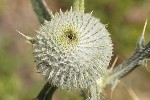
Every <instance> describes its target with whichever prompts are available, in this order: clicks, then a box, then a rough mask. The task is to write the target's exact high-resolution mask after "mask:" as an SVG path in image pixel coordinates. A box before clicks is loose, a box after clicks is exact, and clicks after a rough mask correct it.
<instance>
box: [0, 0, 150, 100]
mask: <svg viewBox="0 0 150 100" xmlns="http://www.w3.org/2000/svg"><path fill="white" fill-rule="evenodd" d="M46 1H47V3H48V5H49V7H50V8H51V9H52V11H53V12H54V13H55V12H56V11H59V9H60V8H61V9H62V10H63V11H65V10H66V9H69V8H70V6H71V5H72V2H73V1H72V0H46ZM149 5H150V1H149V0H124V1H122V0H85V8H86V9H85V12H87V13H89V12H91V11H94V12H93V15H94V16H95V17H98V18H100V19H101V22H102V23H104V24H108V30H109V32H110V33H111V37H112V39H113V43H114V57H113V58H115V57H116V56H118V57H119V59H118V61H117V64H119V63H120V62H122V61H123V60H124V59H126V58H128V57H129V56H130V55H131V54H132V51H134V48H135V45H136V41H137V39H138V38H139V36H140V35H141V33H142V29H143V26H144V22H145V20H146V18H147V19H148V20H150V6H149ZM39 25H40V24H39V22H38V20H37V18H36V16H35V14H34V12H33V10H32V7H31V3H30V0H0V100H31V99H32V98H34V97H35V96H36V95H37V94H38V92H39V91H40V89H41V88H42V86H43V85H44V83H45V81H44V80H43V79H42V78H41V76H40V75H39V74H38V73H37V70H36V68H35V64H34V62H33V56H32V48H31V45H30V44H27V43H26V42H25V39H24V38H23V37H22V36H20V35H19V34H18V33H17V32H16V30H19V31H21V32H22V33H24V34H26V35H29V36H34V34H36V33H35V30H37V29H38V27H39ZM145 38H146V40H147V41H148V40H150V21H148V26H147V29H146V33H145ZM112 62H113V61H112ZM149 64H150V63H148V66H147V67H148V68H149V69H150V65H149ZM149 84H150V72H148V71H147V70H146V68H145V67H140V68H138V69H136V70H135V71H134V72H132V73H131V74H130V75H128V76H127V77H126V78H124V79H123V80H121V82H120V84H119V85H117V87H116V89H115V90H114V92H113V97H112V100H136V99H135V98H139V99H140V100H149V98H150V95H149V94H150V85H149ZM105 92H106V95H104V97H105V98H107V99H108V100H109V99H110V98H111V93H110V88H107V89H106V91H105ZM82 99H83V98H82V97H81V93H80V92H78V91H75V92H71V91H64V90H60V89H59V90H57V91H56V93H55V95H54V100H82Z"/></svg>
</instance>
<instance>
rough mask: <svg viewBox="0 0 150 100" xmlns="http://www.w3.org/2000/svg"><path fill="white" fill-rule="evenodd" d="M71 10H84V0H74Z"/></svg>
mask: <svg viewBox="0 0 150 100" xmlns="http://www.w3.org/2000/svg"><path fill="white" fill-rule="evenodd" d="M73 10H74V11H81V12H84V0H74V5H73Z"/></svg>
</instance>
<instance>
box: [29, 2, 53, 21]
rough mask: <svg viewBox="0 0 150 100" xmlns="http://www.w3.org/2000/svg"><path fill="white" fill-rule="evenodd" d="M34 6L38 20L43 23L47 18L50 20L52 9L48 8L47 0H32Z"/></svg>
mask: <svg viewBox="0 0 150 100" xmlns="http://www.w3.org/2000/svg"><path fill="white" fill-rule="evenodd" d="M31 3H32V7H33V10H34V12H35V13H36V15H37V17H38V20H39V21H40V23H41V24H43V23H44V21H45V20H48V21H50V20H51V18H52V16H53V15H52V14H51V11H50V10H49V9H48V7H47V5H46V3H45V0H31Z"/></svg>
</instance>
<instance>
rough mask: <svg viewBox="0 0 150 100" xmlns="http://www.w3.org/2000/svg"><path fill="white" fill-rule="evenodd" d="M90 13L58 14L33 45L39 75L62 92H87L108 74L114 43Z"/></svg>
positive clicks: (44, 26)
mask: <svg viewBox="0 0 150 100" xmlns="http://www.w3.org/2000/svg"><path fill="white" fill-rule="evenodd" d="M109 35H110V34H109V33H108V31H107V29H106V25H104V24H102V23H101V22H100V21H99V19H97V18H95V17H93V16H92V15H91V14H89V13H84V12H73V11H72V10H70V11H66V12H60V13H56V14H55V15H54V16H53V18H52V20H51V21H45V24H44V25H43V26H41V27H40V29H39V30H38V31H37V35H36V39H35V43H34V44H33V49H34V53H33V54H34V57H35V62H36V64H37V68H38V70H39V72H40V73H41V74H42V75H43V76H44V77H45V79H46V80H47V81H49V82H51V84H53V85H55V86H58V87H60V88H62V89H78V88H87V87H88V86H89V85H91V84H92V83H94V82H95V81H96V80H97V79H100V78H101V77H102V76H103V75H104V74H106V73H107V67H108V66H109V62H110V59H111V56H112V41H111V38H110V36H109Z"/></svg>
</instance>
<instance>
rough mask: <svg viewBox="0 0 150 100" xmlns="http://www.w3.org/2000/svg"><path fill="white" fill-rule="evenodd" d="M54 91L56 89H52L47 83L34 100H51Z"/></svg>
mask: <svg viewBox="0 0 150 100" xmlns="http://www.w3.org/2000/svg"><path fill="white" fill-rule="evenodd" d="M56 89H57V87H54V86H52V85H51V84H50V83H49V82H47V83H46V84H45V85H44V87H43V88H42V90H41V91H40V93H39V94H38V96H37V97H36V98H35V100H52V96H53V94H54V92H55V91H56Z"/></svg>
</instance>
